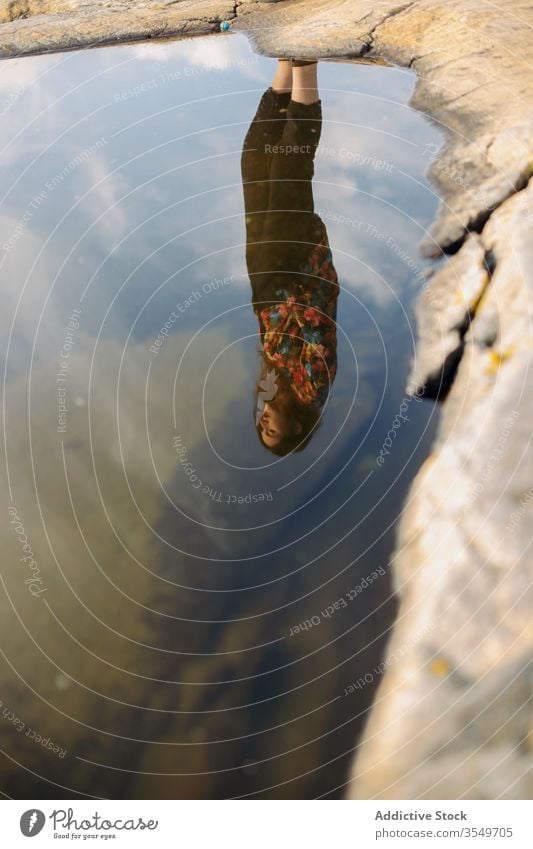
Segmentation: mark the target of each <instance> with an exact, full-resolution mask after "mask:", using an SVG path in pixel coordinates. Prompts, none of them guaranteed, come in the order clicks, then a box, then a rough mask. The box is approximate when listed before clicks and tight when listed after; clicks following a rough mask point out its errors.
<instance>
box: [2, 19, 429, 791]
mask: <svg viewBox="0 0 533 849" xmlns="http://www.w3.org/2000/svg"><path fill="white" fill-rule="evenodd" d="M274 67H275V62H274V60H271V59H266V58H262V57H258V56H255V55H254V54H253V53H251V52H250V49H249V47H248V45H247V42H246V41H245V39H243V38H242V37H240V36H227V37H222V36H221V37H216V38H213V37H211V38H199V39H192V40H186V41H176V42H164V43H163V42H161V43H147V44H134V45H128V46H121V47H112V48H103V49H97V50H90V51H85V52H80V53H67V54H55V55H48V56H40V57H31V58H24V59H14V60H6V61H4V62H3V63H2V70H3V75H2V79H1V82H0V97H1V98H2V102H3V104H4V106H3V107H2V111H3V116H4V121H3V125H2V148H3V150H2V163H3V172H4V180H3V192H2V194H3V197H2V204H1V206H0V216H1V227H0V231H1V240H0V245H1V250H0V263H1V270H2V282H3V286H2V296H1V297H2V309H1V311H0V327H1V338H2V347H1V358H2V365H3V374H4V380H5V442H4V449H5V463H4V464H2V465H3V466H4V467H5V473H4V472H3V481H2V498H3V502H4V506H3V508H2V515H3V516H4V521H3V530H2V536H3V539H2V543H3V551H4V556H3V562H2V571H1V578H2V587H1V589H2V617H1V625H0V629H1V648H2V658H1V671H0V675H1V693H2V695H1V699H2V704H1V707H0V709H1V711H2V715H1V717H0V719H1V720H2V721H1V722H0V746H1V749H2V753H3V755H2V765H1V787H2V790H3V792H4V793H5V794H6V795H8V796H12V797H17V798H32V797H34V798H58V797H59V798H61V797H66V796H74V797H75V796H80V797H90V796H96V797H125V798H136V797H145V798H150V797H153V798H158V797H161V798H165V797H175V798H197V797H200V798H202V797H203V798H205V797H210V798H220V797H224V798H227V797H241V796H244V797H256V798H274V797H276V798H310V797H318V796H327V795H331V796H340V795H341V794H342V785H343V783H344V782H345V780H346V776H347V769H348V767H349V764H350V760H351V758H352V756H353V751H354V747H355V745H356V742H357V739H358V735H359V734H360V731H361V728H362V726H363V723H364V720H365V715H366V711H367V709H368V707H369V705H370V703H371V700H372V698H373V696H374V692H375V689H376V686H377V685H378V684H379V681H380V677H381V676H380V667H379V664H380V662H381V661H383V659H384V658H386V641H387V638H388V635H389V630H390V627H391V624H392V622H393V618H394V615H395V602H394V599H393V597H392V594H391V586H390V579H389V574H388V562H389V559H390V556H391V551H392V548H393V545H394V531H395V527H396V524H397V521H398V518H399V516H400V514H401V510H402V504H403V500H404V497H405V494H406V491H407V487H408V485H409V482H410V480H411V479H412V477H413V475H414V474H415V472H416V470H417V469H418V467H419V465H420V463H421V462H422V461H423V459H424V457H425V456H426V455H427V452H428V446H429V443H430V440H431V437H432V434H433V431H434V410H433V407H432V406H431V405H428V404H426V403H425V402H424V403H420V402H419V401H418V400H413V399H406V398H405V391H404V385H405V379H406V375H407V371H408V368H409V362H410V359H411V357H412V356H413V352H414V335H413V324H412V304H413V300H414V298H415V297H416V295H417V294H418V293H419V292H420V290H421V287H422V285H423V276H422V264H421V261H420V259H419V257H418V253H417V246H418V244H419V242H420V241H421V239H422V238H423V236H424V234H425V230H426V228H427V227H428V225H429V224H430V222H431V220H432V218H433V217H434V214H435V209H436V198H435V196H434V194H433V192H432V190H431V188H430V187H429V186H428V184H427V182H426V180H425V172H426V169H427V167H428V165H429V153H430V151H431V150H433V149H434V145H435V144H438V143H439V135H438V133H437V130H436V129H435V128H434V127H433V126H432V125H431V124H430V123H429V122H428V121H427V120H426V119H425V118H424V117H423V116H422V115H420V114H419V113H416V112H415V111H413V110H412V109H410V108H409V107H408V105H407V104H408V100H409V97H410V94H411V93H412V90H413V86H414V77H413V76H412V75H410V74H408V73H406V72H405V71H403V70H399V69H395V68H386V67H376V66H370V65H363V64H356V63H353V62H331V63H322V64H321V66H320V72H319V79H320V93H321V99H322V109H323V116H324V118H323V126H322V137H321V142H320V147H319V149H318V152H317V156H316V172H315V179H314V184H313V187H314V196H315V209H316V211H317V212H318V214H319V215H320V216H321V217H322V219H323V221H324V222H325V224H326V227H327V232H328V237H329V242H330V246H331V250H332V255H333V259H334V263H335V267H336V270H337V274H338V279H339V284H340V296H339V301H338V307H337V345H338V347H337V360H338V373H337V376H336V379H335V382H334V384H333V386H332V388H331V393H330V397H329V400H328V403H327V405H326V407H325V410H324V415H323V421H322V424H321V426H320V428H319V429H318V431H317V433H316V435H315V436H314V437H313V439H312V441H311V442H310V444H309V445H308V446H307V448H306V449H305V450H304V451H302V452H300V453H297V454H292V455H290V456H288V457H283V458H279V457H274V456H273V455H272V454H270V453H269V452H268V451H266V450H265V448H264V447H263V446H262V445H261V444H260V442H259V440H258V438H257V433H256V430H255V421H254V413H255V409H254V386H255V383H256V381H257V377H258V373H259V366H260V362H259V353H258V348H259V338H258V324H257V319H256V316H255V314H254V312H253V310H252V306H251V289H250V281H249V278H248V273H247V267H246V261H245V241H246V237H245V221H244V208H243V188H242V182H241V170H240V160H241V152H242V146H243V141H244V138H245V135H246V132H247V129H248V126H249V124H250V121H251V120H252V118H253V115H254V113H255V110H256V108H257V105H258V102H259V99H260V97H261V95H262V94H263V92H264V90H265V89H266V88H267V87H268V85H269V84H270V81H271V78H272V74H273V70H274ZM172 314H174V315H175V316H176V317H175V318H174V319H173V320H171V321H169V316H171V315H172ZM400 411H403V417H402V418H401V420H400V423H399V424H398V418H397V417H398V414H399V412H400ZM395 422H396V424H394V423H395ZM22 557H26V558H27V559H26V560H22V559H21V558H22Z"/></svg>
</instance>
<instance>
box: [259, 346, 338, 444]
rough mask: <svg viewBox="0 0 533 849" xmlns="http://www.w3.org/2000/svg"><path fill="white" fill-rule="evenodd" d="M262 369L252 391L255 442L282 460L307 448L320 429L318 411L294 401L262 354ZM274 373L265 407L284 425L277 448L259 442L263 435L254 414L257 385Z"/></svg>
mask: <svg viewBox="0 0 533 849" xmlns="http://www.w3.org/2000/svg"><path fill="white" fill-rule="evenodd" d="M261 360H262V366H261V371H260V374H259V378H258V380H257V385H256V387H255V393H254V394H255V407H254V419H255V422H256V429H257V435H258V437H259V441H260V442H261V444H262V445H264V446H265V448H266V449H267V450H268V451H271V452H272V454H276V455H277V456H278V457H285V456H286V455H287V454H291V453H293V452H295V451H303V449H304V448H305V447H306V446H307V445H308V444H309V442H310V441H311V439H312V437H313V435H314V434H315V433H316V431H317V430H318V427H319V426H320V416H321V412H322V410H321V407H320V406H318V405H313V404H304V403H303V402H302V401H299V400H298V397H297V396H296V394H295V393H294V391H293V390H292V389H291V382H290V380H289V378H288V377H287V376H286V375H285V374H283V372H282V371H281V370H280V369H279V368H277V367H276V366H275V365H274V364H273V363H271V362H270V361H267V359H266V357H265V355H264V353H261ZM272 370H274V371H275V374H276V376H275V385H276V392H275V395H274V397H273V398H271V399H270V400H269V401H268V403H269V405H270V406H271V407H273V408H274V409H275V410H279V411H280V412H281V413H282V414H283V418H284V420H285V422H286V428H287V431H286V434H285V435H284V436H283V437H282V439H281V440H280V441H279V442H278V443H277V445H273V446H269V445H265V443H264V442H263V432H262V429H261V425H260V424H259V420H258V418H257V410H258V408H259V397H260V393H261V384H262V383H263V384H264V380H265V377H266V375H267V373H268V372H270V373H271V372H272Z"/></svg>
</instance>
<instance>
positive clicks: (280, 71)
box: [272, 59, 292, 94]
mask: <svg viewBox="0 0 533 849" xmlns="http://www.w3.org/2000/svg"><path fill="white" fill-rule="evenodd" d="M272 88H273V90H274V91H275V92H276V93H277V94H282V93H285V92H289V91H291V89H292V61H291V60H290V59H279V61H278V67H277V69H276V73H275V74H274V79H273V80H272Z"/></svg>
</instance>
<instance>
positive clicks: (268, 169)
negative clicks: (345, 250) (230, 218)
mask: <svg viewBox="0 0 533 849" xmlns="http://www.w3.org/2000/svg"><path fill="white" fill-rule="evenodd" d="M316 71H317V65H316V62H297V61H295V60H293V61H291V60H281V61H280V62H279V64H278V69H277V71H276V75H275V77H274V81H273V83H272V87H271V88H269V89H267V91H266V92H265V93H264V94H263V96H262V98H261V101H260V103H259V107H258V109H257V113H256V115H255V118H254V120H253V121H252V124H251V125H250V128H249V130H248V133H247V135H246V139H245V142H244V149H243V154H242V176H243V185H244V199H245V207H246V261H247V265H248V273H249V275H250V282H251V284H252V303H253V308H254V311H255V314H256V316H257V319H258V321H259V331H260V334H261V344H262V347H263V350H262V367H261V374H260V378H259V381H258V388H257V405H256V409H257V416H256V425H257V431H258V434H259V438H260V440H261V442H262V443H263V445H265V447H267V448H268V449H270V450H271V451H273V452H274V453H275V454H278V455H283V454H288V453H289V452H291V451H298V450H301V449H302V448H304V447H305V446H306V445H307V443H308V442H309V440H310V439H311V437H312V435H313V432H314V431H315V430H316V428H317V426H318V424H319V420H320V413H321V409H322V407H323V405H324V403H325V402H326V400H327V397H328V394H329V389H330V386H331V384H332V382H333V379H334V377H335V372H336V367H337V360H336V348H337V338H336V322H335V318H336V309H337V297H338V293H339V286H338V283H337V275H336V273H335V269H334V267H333V265H332V261H331V251H330V250H329V246H328V239H327V233H326V228H325V225H324V223H323V221H322V220H321V219H320V218H319V216H318V215H316V214H315V212H314V202H313V191H312V186H311V181H312V178H313V172H314V156H315V152H316V148H317V146H318V142H319V139H320V132H321V127H322V112H321V103H320V100H319V97H318V90H317V82H316Z"/></svg>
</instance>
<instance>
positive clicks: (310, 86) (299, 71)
mask: <svg viewBox="0 0 533 849" xmlns="http://www.w3.org/2000/svg"><path fill="white" fill-rule="evenodd" d="M292 99H293V100H294V101H295V102H296V103H303V104H305V105H310V104H312V103H317V102H318V100H319V96H318V82H317V63H316V62H313V63H312V64H311V65H303V66H302V67H301V68H298V67H297V66H295V65H294V66H293V68H292Z"/></svg>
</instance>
